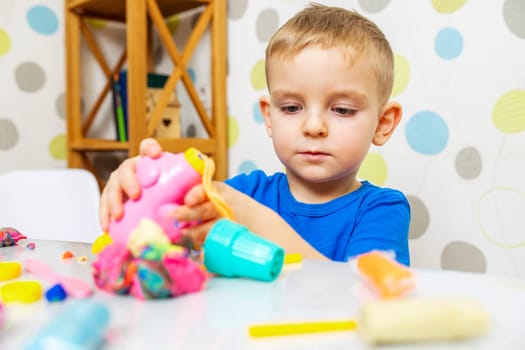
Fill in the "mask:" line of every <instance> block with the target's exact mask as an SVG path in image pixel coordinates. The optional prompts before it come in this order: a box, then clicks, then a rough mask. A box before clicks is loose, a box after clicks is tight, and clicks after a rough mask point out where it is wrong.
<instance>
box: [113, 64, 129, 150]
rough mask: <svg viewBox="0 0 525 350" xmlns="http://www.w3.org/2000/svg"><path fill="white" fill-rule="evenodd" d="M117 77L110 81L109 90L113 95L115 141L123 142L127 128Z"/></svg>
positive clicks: (126, 138)
mask: <svg viewBox="0 0 525 350" xmlns="http://www.w3.org/2000/svg"><path fill="white" fill-rule="evenodd" d="M119 80H120V79H119V75H118V74H115V76H113V77H112V79H111V90H112V95H113V116H114V117H115V129H116V134H117V137H116V140H117V141H121V142H125V141H127V140H128V126H127V120H126V117H125V114H124V104H123V101H122V91H121V90H122V89H121V85H120V82H119Z"/></svg>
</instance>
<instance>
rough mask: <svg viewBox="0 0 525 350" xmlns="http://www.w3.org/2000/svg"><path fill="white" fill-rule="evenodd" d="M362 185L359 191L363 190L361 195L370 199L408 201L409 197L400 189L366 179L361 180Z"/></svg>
mask: <svg viewBox="0 0 525 350" xmlns="http://www.w3.org/2000/svg"><path fill="white" fill-rule="evenodd" d="M361 185H362V186H361V188H360V189H359V190H358V192H361V195H362V196H364V197H367V199H368V200H371V201H374V200H380V201H402V202H407V203H408V199H407V197H406V196H405V194H404V193H403V192H401V191H400V190H396V189H394V188H389V187H380V186H377V185H374V184H373V183H371V182H368V181H366V180H364V181H361Z"/></svg>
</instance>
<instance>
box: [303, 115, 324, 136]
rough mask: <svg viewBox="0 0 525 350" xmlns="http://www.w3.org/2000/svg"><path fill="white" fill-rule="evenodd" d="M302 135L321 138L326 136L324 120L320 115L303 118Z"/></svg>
mask: <svg viewBox="0 0 525 350" xmlns="http://www.w3.org/2000/svg"><path fill="white" fill-rule="evenodd" d="M303 133H304V134H305V135H309V136H313V137H323V136H326V135H327V134H328V127H327V125H326V121H325V118H324V117H323V115H322V114H320V113H311V114H307V115H306V116H305V120H304V123H303Z"/></svg>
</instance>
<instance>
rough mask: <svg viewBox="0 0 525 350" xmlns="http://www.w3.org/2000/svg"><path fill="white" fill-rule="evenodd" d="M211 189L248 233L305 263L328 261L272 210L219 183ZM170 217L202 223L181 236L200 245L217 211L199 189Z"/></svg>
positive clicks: (187, 197)
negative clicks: (215, 190)
mask: <svg viewBox="0 0 525 350" xmlns="http://www.w3.org/2000/svg"><path fill="white" fill-rule="evenodd" d="M214 186H215V188H216V189H217V191H218V192H219V193H220V194H221V196H222V197H223V198H224V200H225V201H226V203H228V205H229V206H230V207H231V208H232V210H233V213H234V215H235V221H236V222H238V223H239V224H241V225H244V226H246V227H247V228H248V229H249V230H250V231H251V232H253V233H255V234H257V235H259V236H261V237H264V238H266V239H268V240H269V241H271V242H273V243H276V244H278V245H280V246H281V247H283V248H284V250H285V251H286V252H287V253H300V254H301V255H302V256H303V258H307V259H322V260H328V259H327V258H326V257H325V256H324V255H322V254H321V253H319V252H318V251H317V250H316V249H315V248H313V247H312V246H311V245H310V244H308V243H307V242H306V241H305V240H304V239H302V237H301V236H299V234H298V233H297V232H295V230H294V229H292V228H291V227H290V226H289V225H288V224H287V223H286V221H284V220H283V219H282V218H281V217H280V216H279V215H278V214H277V213H275V212H274V211H273V210H271V209H269V208H268V207H266V206H264V205H262V204H260V203H259V202H257V201H256V200H254V199H253V198H251V197H249V196H247V195H245V194H244V193H241V192H239V191H237V190H236V189H234V188H232V187H230V186H228V185H227V184H225V183H223V182H214ZM173 215H174V216H175V218H176V219H177V220H183V221H195V220H200V221H201V222H203V223H202V224H201V225H197V226H195V227H191V228H188V229H187V230H186V232H185V234H188V235H190V236H192V238H194V239H195V240H196V241H199V242H202V241H204V238H205V235H206V233H207V232H208V230H209V229H210V228H211V226H212V225H213V224H214V223H215V221H216V220H217V219H219V215H218V213H217V211H216V210H214V208H213V207H212V205H211V203H210V202H209V201H208V200H207V198H206V195H205V193H204V188H203V186H201V185H197V186H195V187H194V188H193V189H192V190H190V192H189V193H188V195H187V196H186V198H185V205H184V206H181V207H179V208H177V209H176V210H175V211H174V212H173Z"/></svg>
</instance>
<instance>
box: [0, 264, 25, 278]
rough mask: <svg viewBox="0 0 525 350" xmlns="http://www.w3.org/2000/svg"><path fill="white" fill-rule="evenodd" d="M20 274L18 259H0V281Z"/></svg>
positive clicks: (20, 266)
mask: <svg viewBox="0 0 525 350" xmlns="http://www.w3.org/2000/svg"><path fill="white" fill-rule="evenodd" d="M21 274H22V265H21V264H20V263H19V262H18V261H0V281H7V280H10V279H13V278H17V277H19V276H20V275H21Z"/></svg>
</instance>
